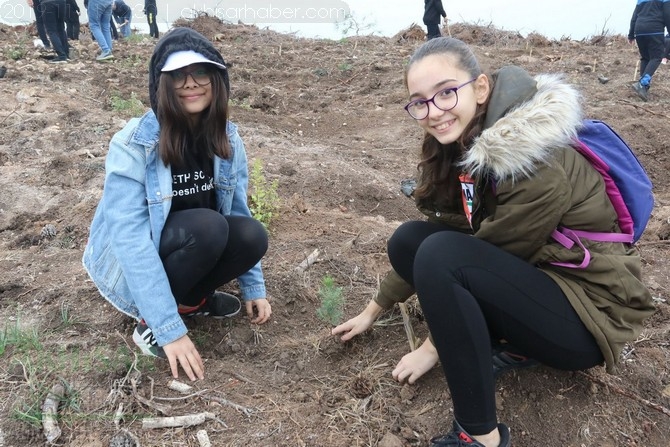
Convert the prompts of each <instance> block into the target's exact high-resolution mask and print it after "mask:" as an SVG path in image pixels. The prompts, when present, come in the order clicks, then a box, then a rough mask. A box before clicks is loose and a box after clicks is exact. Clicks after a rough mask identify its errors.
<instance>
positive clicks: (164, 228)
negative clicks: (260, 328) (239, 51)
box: [83, 28, 272, 380]
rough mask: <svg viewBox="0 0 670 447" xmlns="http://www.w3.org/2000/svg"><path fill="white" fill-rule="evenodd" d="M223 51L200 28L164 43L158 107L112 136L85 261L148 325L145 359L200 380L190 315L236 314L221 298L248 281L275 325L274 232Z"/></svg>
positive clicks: (156, 61)
mask: <svg viewBox="0 0 670 447" xmlns="http://www.w3.org/2000/svg"><path fill="white" fill-rule="evenodd" d="M229 89H230V86H229V80H228V72H227V70H226V66H225V62H224V60H223V58H222V57H221V54H220V53H219V52H218V51H217V50H216V49H215V48H214V47H213V45H212V44H211V43H210V42H209V41H208V40H207V39H206V38H205V37H204V36H202V35H200V34H199V33H197V32H196V31H193V30H192V29H190V28H176V29H174V30H172V31H171V32H169V33H167V34H166V35H165V36H164V37H163V39H161V40H160V41H159V42H158V44H157V45H156V48H155V50H154V53H153V55H152V57H151V61H150V72H149V95H150V100H151V108H152V110H150V111H148V112H147V113H146V114H144V116H142V117H141V118H135V119H132V120H130V121H129V122H128V124H127V125H126V126H125V127H124V129H123V130H121V131H120V132H118V133H117V134H116V135H114V137H113V138H112V141H111V143H110V146H109V153H108V155H107V159H106V164H105V170H106V173H105V185H104V191H103V195H102V198H101V200H100V203H99V204H98V207H97V210H96V212H95V215H94V217H93V222H92V224H91V230H90V237H89V240H88V244H87V246H86V249H85V252H84V257H83V263H84V267H85V268H86V271H87V272H88V273H89V275H90V276H91V278H92V279H93V281H94V282H95V284H96V286H97V287H98V289H99V291H100V293H101V294H102V296H103V297H104V298H105V299H107V300H108V301H109V302H110V303H111V304H112V305H114V307H116V308H117V309H118V310H120V311H121V312H123V313H125V314H128V315H130V316H131V317H133V318H135V319H137V320H138V324H137V327H136V329H135V332H134V334H133V340H134V341H135V343H136V344H137V345H138V346H139V347H140V348H141V349H142V351H143V352H144V353H145V354H148V355H153V356H158V357H163V358H167V360H168V361H169V363H170V368H171V370H172V374H173V376H174V377H177V376H178V367H177V365H178V364H179V365H181V367H182V369H183V370H184V372H185V373H186V375H187V376H188V377H189V378H190V379H191V380H196V378H199V379H202V378H203V377H204V375H203V374H204V367H203V362H202V359H201V357H200V354H199V352H198V350H197V349H196V347H195V345H194V344H193V342H192V341H191V339H190V338H189V336H188V335H187V328H186V325H185V324H184V321H183V320H182V317H183V316H193V315H209V316H212V317H214V318H228V317H232V316H234V315H236V314H237V313H238V312H239V311H240V309H241V304H240V301H239V300H238V299H237V297H235V296H233V295H230V294H227V293H223V292H216V291H215V290H216V289H217V288H218V287H220V286H222V285H224V284H226V283H228V282H229V281H231V280H233V279H235V278H237V280H238V282H239V285H240V292H241V295H242V298H243V299H244V300H245V302H246V312H247V315H248V316H249V318H250V320H251V322H252V323H255V324H262V323H265V322H266V321H268V319H269V318H270V315H271V313H272V310H271V306H270V303H269V302H268V299H267V295H266V290H265V281H264V279H263V273H262V271H261V265H260V259H261V258H262V257H263V255H264V254H265V252H266V250H267V245H268V239H267V232H266V231H265V229H264V228H263V226H262V225H261V224H260V223H259V222H258V221H257V220H255V219H253V218H252V217H251V213H250V211H249V208H248V206H247V185H248V170H247V156H246V153H245V149H244V144H243V143H242V140H241V138H240V136H239V134H238V132H237V126H235V124H233V123H231V122H230V121H228V98H229Z"/></svg>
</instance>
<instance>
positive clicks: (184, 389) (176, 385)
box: [167, 379, 193, 394]
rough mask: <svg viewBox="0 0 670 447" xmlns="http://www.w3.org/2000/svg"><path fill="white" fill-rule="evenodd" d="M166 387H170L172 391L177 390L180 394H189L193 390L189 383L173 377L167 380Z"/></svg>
mask: <svg viewBox="0 0 670 447" xmlns="http://www.w3.org/2000/svg"><path fill="white" fill-rule="evenodd" d="M167 387H168V388H170V389H171V390H172V391H177V392H178V393H181V394H189V393H191V391H192V390H193V387H192V386H191V385H187V384H185V383H184V382H180V381H178V380H174V379H172V380H170V381H169V382H168V385H167Z"/></svg>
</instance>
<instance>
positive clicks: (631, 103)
mask: <svg viewBox="0 0 670 447" xmlns="http://www.w3.org/2000/svg"><path fill="white" fill-rule="evenodd" d="M619 101H620V102H622V103H624V104H628V105H629V106H633V107H635V108H636V109H640V110H644V111H645V112H647V113H649V114H651V115H656V116H662V117H663V118H668V119H670V115H666V114H664V113H658V112H654V111H653V110H651V109H649V108H648V107H642V106H641V105H640V104H636V103H634V102H632V101H628V100H627V99H620V100H619Z"/></svg>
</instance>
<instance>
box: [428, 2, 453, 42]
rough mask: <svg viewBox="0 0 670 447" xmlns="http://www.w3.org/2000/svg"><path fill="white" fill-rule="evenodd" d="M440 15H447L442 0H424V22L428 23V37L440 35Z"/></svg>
mask: <svg viewBox="0 0 670 447" xmlns="http://www.w3.org/2000/svg"><path fill="white" fill-rule="evenodd" d="M440 17H447V13H446V12H444V7H443V6H442V0H424V12H423V23H424V25H426V29H427V30H428V35H427V36H426V39H428V40H430V39H434V38H436V37H440V36H441V35H442V33H440V20H441V19H440Z"/></svg>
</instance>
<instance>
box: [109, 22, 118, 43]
mask: <svg viewBox="0 0 670 447" xmlns="http://www.w3.org/2000/svg"><path fill="white" fill-rule="evenodd" d="M109 31H110V32H111V33H112V39H114V40H119V31H118V30H117V29H116V23H114V16H112V17H110V18H109Z"/></svg>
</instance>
